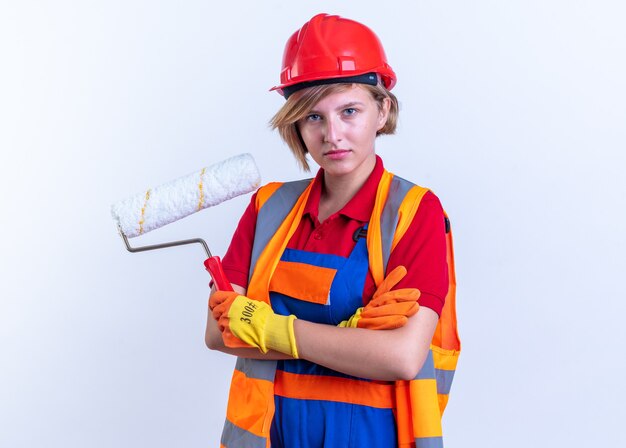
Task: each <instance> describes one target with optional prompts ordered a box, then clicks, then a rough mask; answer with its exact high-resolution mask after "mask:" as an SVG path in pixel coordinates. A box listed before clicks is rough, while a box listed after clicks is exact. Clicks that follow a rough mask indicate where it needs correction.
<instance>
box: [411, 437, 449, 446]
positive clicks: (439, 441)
mask: <svg viewBox="0 0 626 448" xmlns="http://www.w3.org/2000/svg"><path fill="white" fill-rule="evenodd" d="M415 448H443V438H441V437H420V438H419V439H417V438H416V439H415Z"/></svg>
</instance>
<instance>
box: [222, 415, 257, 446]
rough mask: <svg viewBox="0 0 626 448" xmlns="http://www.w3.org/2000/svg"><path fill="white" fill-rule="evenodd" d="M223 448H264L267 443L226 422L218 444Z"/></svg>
mask: <svg viewBox="0 0 626 448" xmlns="http://www.w3.org/2000/svg"><path fill="white" fill-rule="evenodd" d="M220 443H221V444H222V445H224V447H225V448H265V447H266V446H267V442H266V440H265V438H264V437H259V436H255V435H254V434H252V433H251V432H249V431H246V430H245V429H243V428H240V427H238V426H235V425H233V424H232V423H231V422H229V421H228V420H226V422H224V430H223V431H222V440H221V442H220Z"/></svg>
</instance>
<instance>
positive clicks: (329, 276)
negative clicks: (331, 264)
mask: <svg viewBox="0 0 626 448" xmlns="http://www.w3.org/2000/svg"><path fill="white" fill-rule="evenodd" d="M336 274H337V270H336V269H332V268H324V267H321V266H314V265H310V264H307V263H298V262H295V261H282V260H281V261H279V262H278V266H277V267H276V270H275V271H274V275H272V279H271V280H270V288H269V289H270V291H272V292H277V293H280V294H284V295H286V296H289V297H293V298H295V299H299V300H302V301H305V302H310V303H317V304H319V305H327V304H328V301H329V296H330V286H331V285H332V283H333V280H334V279H335V275H336Z"/></svg>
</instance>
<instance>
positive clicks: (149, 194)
mask: <svg viewBox="0 0 626 448" xmlns="http://www.w3.org/2000/svg"><path fill="white" fill-rule="evenodd" d="M260 182H261V176H260V174H259V170H258V168H257V166H256V164H255V163H254V159H253V158H252V156H251V155H250V154H241V155H238V156H235V157H232V158H230V159H227V160H224V161H223V162H220V163H216V164H215V165H211V166H209V167H207V168H204V169H202V170H200V171H197V172H195V173H192V174H189V175H188V176H184V177H180V178H178V179H176V180H173V181H170V182H168V183H165V184H162V185H159V186H157V187H154V188H150V189H148V190H146V191H144V192H143V193H140V194H137V195H135V196H132V197H130V198H128V199H126V200H124V201H120V202H118V203H117V204H114V205H113V206H112V207H111V214H112V215H113V219H115V220H116V221H117V223H118V224H119V226H120V227H121V229H122V232H124V235H126V236H127V237H128V238H132V237H134V236H138V235H142V234H144V233H146V232H149V231H150V230H154V229H158V228H159V227H162V226H164V225H166V224H169V223H171V222H174V221H176V220H179V219H181V218H184V217H185V216H188V215H191V214H192V213H195V212H197V211H199V210H202V209H204V208H207V207H211V206H213V205H216V204H219V203H220V202H223V201H226V200H227V199H231V198H234V197H235V196H239V195H241V194H246V193H249V192H251V191H253V190H255V189H256V188H258V187H259V184H260Z"/></svg>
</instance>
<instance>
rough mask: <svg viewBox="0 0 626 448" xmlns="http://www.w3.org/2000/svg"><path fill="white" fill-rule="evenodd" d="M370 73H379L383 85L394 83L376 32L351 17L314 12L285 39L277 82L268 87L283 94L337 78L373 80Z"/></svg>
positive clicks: (394, 79) (347, 80)
mask: <svg viewBox="0 0 626 448" xmlns="http://www.w3.org/2000/svg"><path fill="white" fill-rule="evenodd" d="M372 74H376V75H378V76H380V78H381V80H382V82H383V85H384V86H385V87H386V88H387V89H390V90H391V89H392V88H393V86H394V85H395V84H396V74H395V73H394V72H393V70H392V69H391V67H390V66H389V64H388V63H387V56H386V55H385V50H384V49H383V46H382V44H381V43H380V40H379V39H378V36H376V34H374V32H373V31H372V30H371V29H369V28H368V27H366V26H365V25H363V24H361V23H359V22H355V21H354V20H350V19H345V18H343V17H339V16H332V15H329V14H318V15H316V16H315V17H313V18H312V19H311V20H309V21H308V22H307V23H305V24H304V25H302V28H300V29H299V30H298V31H296V32H295V33H293V35H292V36H291V37H290V38H289V40H288V41H287V44H286V45H285V52H284V53H283V67H282V70H281V72H280V85H278V86H276V87H272V88H271V89H270V90H277V91H278V92H279V93H280V94H281V95H284V96H285V97H287V96H289V95H290V94H291V93H293V92H294V91H296V90H299V89H300V88H304V87H309V86H311V85H318V84H328V83H331V82H337V81H339V79H338V78H346V79H342V80H341V81H342V82H363V83H366V84H376V81H377V79H378V76H375V75H372ZM366 75H370V76H369V79H366V78H367V76H366ZM364 76H365V77H366V78H364ZM372 79H373V80H374V82H371V81H372ZM330 80H334V81H330ZM292 86H293V87H292ZM290 87H291V88H290Z"/></svg>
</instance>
